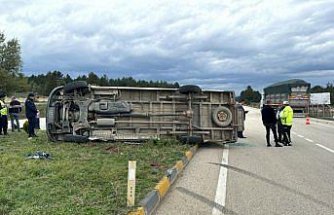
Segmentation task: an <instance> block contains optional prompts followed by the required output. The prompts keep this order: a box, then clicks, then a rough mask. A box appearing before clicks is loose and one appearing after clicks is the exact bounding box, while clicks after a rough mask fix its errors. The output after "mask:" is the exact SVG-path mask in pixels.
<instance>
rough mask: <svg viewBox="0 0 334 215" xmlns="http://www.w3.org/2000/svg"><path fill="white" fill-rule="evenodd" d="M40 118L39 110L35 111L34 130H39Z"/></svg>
mask: <svg viewBox="0 0 334 215" xmlns="http://www.w3.org/2000/svg"><path fill="white" fill-rule="evenodd" d="M40 117H41V112H40V111H39V110H37V114H36V123H35V128H36V129H41V127H40Z"/></svg>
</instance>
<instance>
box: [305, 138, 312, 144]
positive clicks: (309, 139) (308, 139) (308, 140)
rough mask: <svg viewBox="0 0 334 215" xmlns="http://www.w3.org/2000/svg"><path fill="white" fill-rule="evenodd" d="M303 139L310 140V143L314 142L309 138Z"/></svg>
mask: <svg viewBox="0 0 334 215" xmlns="http://www.w3.org/2000/svg"><path fill="white" fill-rule="evenodd" d="M305 140H307V141H309V142H311V143H314V141H313V140H311V139H308V138H305Z"/></svg>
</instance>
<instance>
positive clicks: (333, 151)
mask: <svg viewBox="0 0 334 215" xmlns="http://www.w3.org/2000/svg"><path fill="white" fill-rule="evenodd" d="M315 145H317V146H319V147H321V148H323V149H325V150H327V151H329V152H332V153H334V150H333V149H330V148H327V147H326V146H323V145H321V144H315Z"/></svg>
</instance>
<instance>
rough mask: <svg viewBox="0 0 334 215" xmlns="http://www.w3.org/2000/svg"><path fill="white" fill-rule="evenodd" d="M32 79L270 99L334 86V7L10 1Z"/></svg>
mask: <svg viewBox="0 0 334 215" xmlns="http://www.w3.org/2000/svg"><path fill="white" fill-rule="evenodd" d="M0 30H1V31H4V33H5V34H6V35H7V37H8V38H13V37H15V38H17V39H19V41H20V43H21V46H22V58H23V72H24V73H26V74H32V73H34V74H37V73H45V72H47V71H51V70H60V71H62V72H64V73H68V74H70V75H72V76H77V75H78V74H87V73H88V72H90V71H94V72H96V73H98V74H101V75H102V74H107V75H108V76H109V77H110V78H115V77H123V76H133V77H134V78H136V79H145V80H166V81H170V82H175V81H178V82H179V83H181V84H198V85H200V86H201V87H203V88H207V89H222V90H227V89H232V90H236V91H240V90H241V89H244V88H245V87H246V86H247V85H251V86H253V87H254V88H256V89H258V90H260V89H261V88H262V87H264V86H267V85H269V84H271V83H274V82H276V81H283V80H287V79H291V78H301V79H304V80H306V81H310V82H311V83H312V84H313V85H314V84H326V83H327V82H328V81H334V0H310V1H306V0H304V1H303V0H294V1H290V0H276V1H275V0H267V1H256V0H247V1H246V0H245V1H242V0H240V1H235V0H199V1H196V0H191V1H185V0H183V1H180V0H159V1H154V0H151V1H149V0H146V1H144V0H142V1H135V0H133V1H125V0H94V1H91V0H72V1H66V0H26V1H25V0H0Z"/></svg>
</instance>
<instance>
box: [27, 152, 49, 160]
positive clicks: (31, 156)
mask: <svg viewBox="0 0 334 215" xmlns="http://www.w3.org/2000/svg"><path fill="white" fill-rule="evenodd" d="M28 158H29V159H51V156H50V154H49V153H46V152H41V151H37V152H35V153H33V154H31V153H30V154H28Z"/></svg>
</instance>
